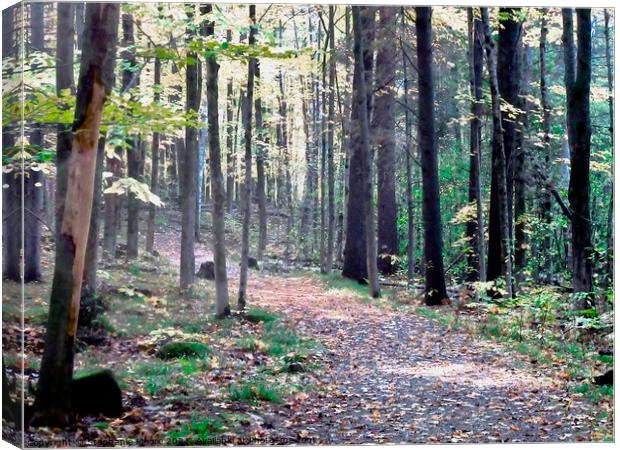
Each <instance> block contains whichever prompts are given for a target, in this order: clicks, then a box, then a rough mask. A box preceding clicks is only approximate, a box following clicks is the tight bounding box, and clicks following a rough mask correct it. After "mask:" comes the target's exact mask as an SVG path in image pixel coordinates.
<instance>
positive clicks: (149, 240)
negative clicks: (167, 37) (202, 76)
mask: <svg viewBox="0 0 620 450" xmlns="http://www.w3.org/2000/svg"><path fill="white" fill-rule="evenodd" d="M153 78H154V79H153V81H154V83H155V85H154V88H155V89H154V93H153V99H154V101H155V103H159V101H160V97H161V95H160V93H159V92H160V86H161V60H160V59H159V57H158V56H156V57H155V63H154V67H153ZM159 141H160V136H159V133H158V132H154V133H153V141H152V144H151V192H152V193H153V194H155V195H158V194H159V151H160V148H159ZM156 210H157V207H156V206H155V205H153V204H151V205H149V216H148V222H147V229H146V251H147V252H149V253H153V246H154V244H155V213H156Z"/></svg>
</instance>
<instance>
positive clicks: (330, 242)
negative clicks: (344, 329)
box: [325, 5, 344, 273]
mask: <svg viewBox="0 0 620 450" xmlns="http://www.w3.org/2000/svg"><path fill="white" fill-rule="evenodd" d="M335 9H336V8H335V6H333V5H330V7H329V94H328V100H327V102H328V107H327V109H328V116H327V253H326V255H325V272H327V273H330V272H331V270H332V267H333V265H334V234H335V231H336V201H335V198H336V197H335V167H334V120H335V115H334V82H335V79H336V34H335V25H334V16H335V12H336V11H335ZM342 139H344V136H343V137H342Z"/></svg>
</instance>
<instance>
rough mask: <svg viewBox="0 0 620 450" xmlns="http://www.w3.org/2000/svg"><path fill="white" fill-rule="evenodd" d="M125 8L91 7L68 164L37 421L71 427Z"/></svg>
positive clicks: (107, 4) (94, 5)
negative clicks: (93, 224)
mask: <svg viewBox="0 0 620 450" xmlns="http://www.w3.org/2000/svg"><path fill="white" fill-rule="evenodd" d="M119 9H120V5H119V4H118V3H89V4H88V5H87V6H86V29H87V30H89V33H87V34H86V35H85V39H84V43H83V50H82V59H81V64H80V77H79V82H78V90H77V97H76V110H75V120H74V125H73V132H74V134H73V136H74V137H73V142H72V150H71V156H70V158H69V163H68V166H69V167H68V171H67V172H68V177H67V180H68V182H67V196H66V202H65V206H64V210H63V217H62V226H61V229H60V233H59V236H60V239H59V241H58V242H57V243H56V252H57V261H62V264H56V265H55V267H54V278H53V282H52V292H51V298H50V309H49V316H48V323H47V327H46V337H45V349H44V353H43V359H42V362H41V371H40V376H39V388H38V391H37V396H36V401H35V410H36V413H35V416H34V418H33V422H34V423H36V424H40V425H48V426H61V427H62V426H65V425H67V423H68V422H69V411H70V410H71V404H70V399H71V395H70V386H71V380H72V373H73V359H74V343H75V333H76V330H77V319H78V311H79V307H80V291H81V285H82V274H83V271H84V255H85V252H86V243H87V240H88V229H89V224H90V215H91V207H92V196H93V182H94V178H95V165H96V153H97V142H98V139H99V125H100V123H101V116H102V112H103V105H104V102H105V92H106V90H107V89H109V86H110V83H111V80H110V79H105V78H104V74H105V73H106V71H105V69H104V68H105V67H106V66H107V65H108V64H110V61H109V60H110V59H112V58H114V56H115V55H114V53H115V47H116V36H117V28H118V19H119Z"/></svg>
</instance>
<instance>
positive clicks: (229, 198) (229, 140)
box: [226, 30, 237, 211]
mask: <svg viewBox="0 0 620 450" xmlns="http://www.w3.org/2000/svg"><path fill="white" fill-rule="evenodd" d="M230 41H232V31H231V30H226V42H230ZM233 102H234V99H233V79H232V77H230V78H228V83H227V84H226V209H227V210H228V211H230V208H231V206H232V202H233V199H234V196H233V194H234V189H235V166H236V162H237V161H236V154H235V150H236V149H235V147H234V145H233V133H234V132H235V126H234V124H233Z"/></svg>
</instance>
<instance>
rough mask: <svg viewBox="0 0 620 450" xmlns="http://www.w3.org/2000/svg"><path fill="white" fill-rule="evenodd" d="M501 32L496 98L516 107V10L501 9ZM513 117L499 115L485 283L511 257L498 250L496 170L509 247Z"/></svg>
mask: <svg viewBox="0 0 620 450" xmlns="http://www.w3.org/2000/svg"><path fill="white" fill-rule="evenodd" d="M499 14H500V25H501V26H500V30H499V40H498V45H497V64H496V68H497V83H498V89H499V94H498V95H499V96H500V97H501V100H502V102H505V103H507V104H509V105H510V107H511V108H516V107H517V106H518V105H517V97H518V93H519V78H520V64H519V52H518V45H519V42H520V40H521V29H522V25H521V22H520V21H518V20H517V19H516V17H517V15H518V14H519V8H500V12H499ZM515 119H516V118H515V117H510V113H509V112H505V113H502V121H501V130H502V139H503V148H504V158H503V159H504V161H505V164H504V167H505V169H501V166H500V165H499V164H493V165H492V175H491V177H492V181H491V192H492V194H491V205H490V207H489V249H488V252H489V256H488V266H487V280H489V281H493V280H495V279H497V278H499V277H500V276H502V275H504V274H505V272H502V271H500V269H501V268H502V267H504V266H503V264H502V262H501V261H500V258H502V257H503V255H508V254H511V253H512V251H506V250H505V249H503V248H501V247H502V245H503V244H504V240H503V239H502V238H501V236H502V230H501V228H502V225H501V222H502V218H501V217H500V216H501V210H502V206H500V204H499V203H500V202H502V201H503V200H502V199H501V198H500V197H499V196H498V195H496V194H497V193H498V187H497V186H498V184H499V182H500V181H499V178H500V177H501V175H500V174H499V173H497V170H504V171H505V178H506V210H507V213H508V216H507V217H508V222H507V228H508V236H509V240H508V241H507V243H506V244H507V245H509V246H512V198H513V173H514V170H513V168H514V164H513V158H514V154H515V143H516V120H515Z"/></svg>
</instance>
